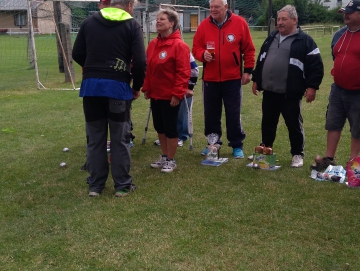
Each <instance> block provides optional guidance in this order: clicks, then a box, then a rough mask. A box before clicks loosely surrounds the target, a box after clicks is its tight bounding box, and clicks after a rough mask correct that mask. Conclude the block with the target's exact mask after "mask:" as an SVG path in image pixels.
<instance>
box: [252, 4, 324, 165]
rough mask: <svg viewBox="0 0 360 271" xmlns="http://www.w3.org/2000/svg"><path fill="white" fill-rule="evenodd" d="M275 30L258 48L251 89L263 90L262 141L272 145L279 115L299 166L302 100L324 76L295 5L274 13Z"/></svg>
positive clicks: (309, 99) (312, 97)
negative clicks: (300, 23) (298, 20)
mask: <svg viewBox="0 0 360 271" xmlns="http://www.w3.org/2000/svg"><path fill="white" fill-rule="evenodd" d="M277 15H278V18H277V26H278V30H276V31H274V32H273V33H271V35H270V36H269V37H268V38H267V39H266V40H265V42H264V44H263V45H262V47H261V50H260V53H259V56H258V59H257V63H256V68H255V70H254V71H253V76H252V81H253V86H252V91H253V93H254V94H255V95H258V90H260V91H263V101H262V122H261V132H262V144H264V145H265V146H266V147H272V146H273V143H274V141H275V137H276V130H277V125H278V122H279V117H280V114H282V116H283V118H284V120H285V124H286V126H287V128H288V131H289V139H290V145H291V150H290V152H291V155H292V161H291V166H292V167H302V166H303V157H304V146H305V135H304V129H303V118H302V115H301V100H302V97H303V96H304V97H306V102H308V103H311V102H312V101H314V100H315V96H316V90H318V89H319V86H320V84H321V81H322V78H323V76H324V66H323V63H322V60H321V56H320V50H319V48H318V47H317V45H316V43H315V42H314V41H313V39H312V38H311V37H310V36H309V35H307V34H305V33H304V32H303V31H302V30H301V29H300V27H297V12H296V9H295V7H293V6H291V5H286V6H285V7H283V8H282V9H280V10H279V11H278V12H277Z"/></svg>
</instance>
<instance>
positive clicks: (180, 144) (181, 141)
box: [178, 138, 184, 147]
mask: <svg viewBox="0 0 360 271" xmlns="http://www.w3.org/2000/svg"><path fill="white" fill-rule="evenodd" d="M178 146H179V147H182V146H184V141H183V140H182V139H180V138H179V141H178Z"/></svg>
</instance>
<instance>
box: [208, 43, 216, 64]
mask: <svg viewBox="0 0 360 271" xmlns="http://www.w3.org/2000/svg"><path fill="white" fill-rule="evenodd" d="M206 50H207V51H208V52H209V53H210V54H211V57H212V60H215V42H214V41H208V42H207V43H206Z"/></svg>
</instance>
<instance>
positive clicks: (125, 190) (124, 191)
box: [115, 183, 136, 198]
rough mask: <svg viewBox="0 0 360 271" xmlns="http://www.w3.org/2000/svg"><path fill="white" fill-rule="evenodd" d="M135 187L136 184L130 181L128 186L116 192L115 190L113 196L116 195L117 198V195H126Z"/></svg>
mask: <svg viewBox="0 0 360 271" xmlns="http://www.w3.org/2000/svg"><path fill="white" fill-rule="evenodd" d="M135 189H136V185H135V184H133V183H132V184H131V185H130V187H129V188H126V189H123V190H119V191H116V192H115V197H117V198H119V197H125V196H127V195H128V194H129V193H130V192H133V191H135Z"/></svg>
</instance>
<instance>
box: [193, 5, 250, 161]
mask: <svg viewBox="0 0 360 271" xmlns="http://www.w3.org/2000/svg"><path fill="white" fill-rule="evenodd" d="M209 4H210V16H209V17H208V18H206V19H205V20H203V21H202V22H201V23H200V25H199V26H198V28H197V30H196V33H195V35H194V39H193V48H192V53H193V55H194V57H195V59H197V60H199V61H201V62H203V63H204V64H203V84H204V85H203V96H204V97H203V100H204V116H205V136H208V135H210V134H218V135H219V140H220V138H221V135H222V130H221V115H222V103H223V102H224V108H225V116H226V132H227V139H228V141H229V146H231V147H232V148H233V156H234V158H244V153H243V140H244V139H245V132H244V131H243V128H242V124H241V116H240V112H241V103H242V88H241V85H246V84H248V83H249V82H250V76H251V72H252V69H253V68H254V64H255V47H254V44H253V41H252V38H251V34H250V30H249V27H248V25H247V23H246V21H245V20H244V19H243V18H242V17H240V16H238V15H235V14H234V13H232V12H231V11H230V10H228V4H227V1H226V0H209ZM208 42H214V45H215V55H214V57H213V55H212V54H211V53H210V52H209V49H207V43H208ZM243 62H244V63H243ZM242 69H243V70H244V72H243V73H242ZM219 143H220V142H219ZM207 152H208V149H207V148H206V149H204V150H203V151H202V153H201V154H202V155H207Z"/></svg>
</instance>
